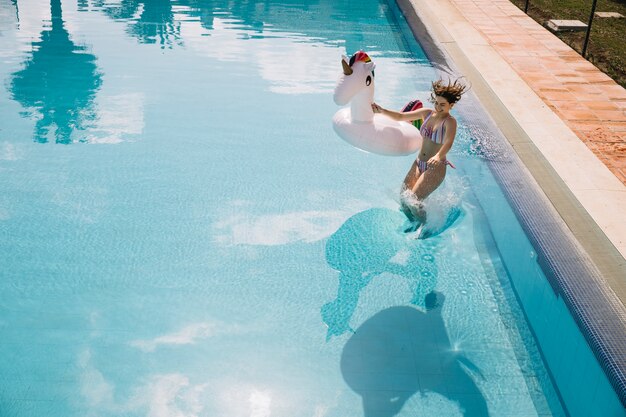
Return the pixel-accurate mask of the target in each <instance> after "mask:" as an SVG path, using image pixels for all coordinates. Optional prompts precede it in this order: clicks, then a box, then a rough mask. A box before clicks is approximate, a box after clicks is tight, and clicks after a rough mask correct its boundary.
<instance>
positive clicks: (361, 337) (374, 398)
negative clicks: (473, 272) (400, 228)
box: [341, 292, 489, 417]
mask: <svg viewBox="0 0 626 417" xmlns="http://www.w3.org/2000/svg"><path fill="white" fill-rule="evenodd" d="M444 299H445V297H444V296H443V294H441V293H436V292H432V293H429V294H428V295H427V296H426V298H425V304H426V309H425V312H422V311H420V310H418V309H416V308H414V307H411V306H402V307H392V308H388V309H385V310H383V311H380V312H379V313H377V314H375V315H374V316H373V317H371V318H370V319H368V320H367V321H366V322H365V323H363V324H362V325H361V326H360V327H359V328H358V329H357V330H356V332H355V334H354V335H353V336H352V337H351V338H350V339H349V340H348V342H347V343H346V345H345V347H344V349H343V353H342V355H341V372H342V375H343V378H344V379H345V381H346V383H347V384H348V385H349V386H350V388H352V390H354V391H355V392H356V393H358V394H359V395H361V397H362V399H363V410H364V416H365V417H369V416H374V415H375V416H377V417H378V416H380V417H392V416H395V415H396V414H398V413H399V412H400V410H401V409H402V407H403V406H404V404H405V402H406V401H407V400H408V399H409V398H410V397H411V396H413V395H414V394H416V393H417V392H420V393H421V394H422V395H424V394H425V393H427V392H432V393H437V394H439V395H441V396H444V397H447V398H448V399H449V400H451V401H454V402H456V403H457V404H458V405H459V407H460V409H461V410H462V413H463V415H464V416H466V417H486V416H489V412H488V409H487V403H486V401H485V398H484V396H483V395H482V393H481V392H480V390H479V388H478V386H477V385H476V383H475V382H474V380H475V379H476V378H483V376H482V374H481V373H480V370H478V369H477V368H476V366H474V365H473V364H472V363H471V362H470V361H469V360H467V359H466V358H464V357H463V356H462V355H461V354H459V353H458V352H455V350H454V349H453V348H452V346H451V344H450V340H449V338H448V334H447V331H446V327H445V324H444V321H443V318H442V316H441V309H442V306H443V303H444ZM439 411H440V410H432V412H428V411H426V410H425V413H424V414H420V415H433V416H434V415H441V414H438V413H439ZM416 415H417V414H416Z"/></svg>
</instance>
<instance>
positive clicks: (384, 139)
mask: <svg viewBox="0 0 626 417" xmlns="http://www.w3.org/2000/svg"><path fill="white" fill-rule="evenodd" d="M341 66H342V68H343V74H342V75H341V77H340V78H339V81H338V82H337V86H336V87H335V91H334V94H333V99H334V101H335V103H336V104H338V105H340V106H344V105H347V104H348V103H350V107H346V108H343V109H341V110H339V111H338V112H337V113H335V116H334V117H333V128H334V129H335V132H336V133H337V135H339V137H340V138H342V139H343V140H345V141H346V142H348V143H349V144H351V145H352V146H355V147H357V148H359V149H361V150H364V151H367V152H372V153H376V154H379V155H389V156H401V155H409V154H412V153H414V152H416V151H417V150H418V149H419V148H420V147H421V145H422V137H421V136H420V134H419V131H418V130H417V129H416V128H415V127H414V126H413V125H411V124H410V123H407V122H399V121H396V120H393V119H392V118H390V117H388V116H385V115H383V114H374V112H373V111H372V102H373V101H374V84H375V83H374V68H375V67H376V65H375V64H374V62H372V60H371V58H370V57H369V55H367V54H366V53H365V52H363V51H358V52H357V53H355V54H354V55H352V57H350V58H348V57H347V56H343V57H342V59H341Z"/></svg>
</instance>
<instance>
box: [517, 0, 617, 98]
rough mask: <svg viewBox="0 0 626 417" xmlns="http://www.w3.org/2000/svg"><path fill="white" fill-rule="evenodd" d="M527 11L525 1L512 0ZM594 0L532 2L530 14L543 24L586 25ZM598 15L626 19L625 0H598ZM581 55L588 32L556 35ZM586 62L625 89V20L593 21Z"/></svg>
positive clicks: (543, 0) (600, 19)
mask: <svg viewBox="0 0 626 417" xmlns="http://www.w3.org/2000/svg"><path fill="white" fill-rule="evenodd" d="M512 2H513V4H515V5H516V6H517V7H519V8H520V9H522V10H524V5H525V3H526V1H525V0H512ZM592 2H593V1H592V0H529V2H528V4H529V6H528V15H529V16H531V17H532V18H533V19H535V20H536V21H537V22H539V23H541V24H542V25H543V24H545V22H546V21H547V20H550V19H567V20H574V19H575V20H580V21H581V22H583V23H585V24H587V23H588V21H589V15H590V14H591V5H592ZM596 12H617V13H621V14H622V15H624V16H626V0H619V1H618V0H598V2H597V4H596ZM556 35H557V36H558V37H559V38H561V39H562V40H563V41H564V42H565V43H567V44H568V45H569V46H571V47H572V48H573V49H575V50H576V51H577V52H578V53H580V52H581V51H582V48H583V43H584V40H585V31H581V32H559V33H557V34H556ZM587 59H588V60H589V61H591V62H592V63H593V64H594V65H595V66H597V67H598V68H599V69H600V70H602V71H604V72H605V73H606V74H607V75H608V76H609V77H611V78H613V79H614V80H615V81H616V82H617V83H618V84H620V85H621V86H622V87H625V88H626V18H619V19H618V18H608V17H597V16H595V17H594V18H593V24H592V25H591V34H590V36H589V44H588V45H587Z"/></svg>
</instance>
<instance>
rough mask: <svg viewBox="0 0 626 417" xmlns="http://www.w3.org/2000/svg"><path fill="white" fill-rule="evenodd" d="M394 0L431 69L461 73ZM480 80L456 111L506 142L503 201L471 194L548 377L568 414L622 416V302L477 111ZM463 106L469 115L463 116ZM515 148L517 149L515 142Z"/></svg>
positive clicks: (404, 1)
mask: <svg viewBox="0 0 626 417" xmlns="http://www.w3.org/2000/svg"><path fill="white" fill-rule="evenodd" d="M398 6H399V7H400V9H401V10H402V12H403V14H404V15H405V18H406V20H407V21H408V22H409V25H410V27H411V29H412V30H413V32H414V35H415V36H416V38H417V39H418V41H419V40H421V42H420V43H421V44H422V46H423V49H424V50H425V52H426V54H427V55H428V57H429V59H431V60H432V61H433V63H434V65H435V67H436V68H438V69H439V70H440V71H442V72H443V73H444V74H445V73H452V74H454V73H457V74H458V73H460V72H461V71H456V70H453V69H452V68H455V65H453V64H452V63H451V61H452V59H451V58H450V57H449V56H448V55H449V54H446V52H445V51H444V48H443V47H438V46H437V45H438V43H437V41H440V42H441V43H444V44H445V45H446V46H447V47H448V48H451V46H450V45H451V44H452V43H454V42H453V39H448V38H446V37H445V36H444V39H437V40H434V39H433V36H431V35H432V34H431V33H430V32H429V31H428V30H430V31H431V32H432V28H430V27H428V28H426V27H425V25H424V24H423V23H422V19H424V16H421V14H422V13H423V12H421V11H420V12H419V13H418V12H417V11H416V7H415V6H414V5H413V3H412V2H411V1H410V0H398ZM435 37H436V36H435ZM454 46H455V47H458V46H457V45H454ZM471 70H473V71H470V70H468V68H467V66H464V67H463V71H462V73H464V74H465V75H467V76H469V78H470V79H471V80H472V81H475V80H480V81H482V83H485V81H484V79H483V78H482V77H481V76H480V74H478V73H476V69H475V68H471ZM469 72H474V73H473V74H470V73H469ZM480 84H481V82H474V84H473V90H474V93H475V94H472V95H471V101H472V103H468V101H469V100H464V101H465V103H464V105H463V106H461V107H460V109H459V112H460V113H461V116H465V119H466V120H472V122H471V123H476V124H477V125H478V124H481V125H489V126H475V127H474V128H476V129H477V130H480V131H481V132H485V131H486V132H494V135H495V134H496V133H495V132H498V134H497V137H494V138H491V140H492V143H501V144H502V146H505V147H506V149H505V154H507V155H509V157H508V158H493V159H490V158H486V160H487V165H488V166H489V169H490V170H491V171H492V173H493V175H494V176H495V177H496V179H497V180H498V182H499V183H500V187H501V189H502V191H503V192H504V193H505V195H506V198H507V199H508V203H507V202H505V201H494V200H491V199H490V200H486V198H487V197H485V196H487V195H494V194H495V195H497V193H488V194H487V193H481V192H480V191H478V190H477V192H476V195H477V196H478V199H479V201H480V204H481V206H482V207H483V209H484V210H485V212H486V214H487V218H488V219H491V221H490V227H491V230H492V233H493V236H494V240H495V242H496V244H497V247H498V250H499V252H500V255H501V257H502V259H503V261H504V264H505V266H506V268H507V271H508V272H509V275H510V277H511V280H512V283H513V286H514V288H515V291H516V294H517V296H518V298H519V301H520V304H521V305H522V307H523V309H524V312H525V314H526V317H527V320H528V322H529V324H530V326H531V328H532V330H533V332H534V334H535V336H536V338H537V342H538V344H539V346H540V348H541V350H542V354H543V356H544V359H545V361H546V364H547V366H548V368H549V370H550V373H551V376H552V378H553V380H554V382H555V385H556V386H557V388H558V390H559V393H560V395H561V398H562V400H563V402H564V404H565V406H566V408H567V409H568V412H569V414H570V415H572V416H624V415H626V410H625V409H624V404H626V389H625V387H626V384H625V381H626V378H625V374H624V369H625V366H624V365H625V364H624V358H626V352H625V349H626V340H625V339H626V333H625V332H624V324H625V323H626V313H625V312H624V306H623V305H622V304H621V303H620V301H619V299H617V297H616V296H615V294H614V293H613V292H612V291H611V289H610V288H608V286H607V285H606V283H605V282H604V280H603V277H602V275H601V274H600V272H599V270H598V268H597V267H596V266H595V265H594V264H593V262H592V261H591V259H590V258H589V256H588V255H587V254H586V253H585V251H584V250H583V249H582V248H581V246H580V245H579V244H578V242H577V241H576V239H575V238H574V236H573V235H572V233H571V231H570V230H569V229H568V228H567V225H566V224H565V223H564V222H563V220H562V219H561V217H560V216H559V214H558V213H557V211H556V210H555V208H554V207H553V205H552V204H551V202H550V201H549V200H548V198H547V197H546V195H545V194H544V192H543V191H542V189H541V188H540V187H539V185H538V184H537V182H536V181H535V180H534V178H533V177H532V176H531V175H530V173H529V172H528V170H527V168H526V167H525V166H524V165H523V164H522V162H521V160H520V158H518V157H517V155H515V151H514V148H513V146H511V144H510V143H509V142H510V141H511V139H510V138H507V137H505V136H504V135H503V134H501V133H499V132H500V131H501V130H500V129H499V128H498V127H496V123H495V122H494V121H493V120H492V119H491V117H490V116H487V114H482V115H481V114H479V115H477V114H476V112H477V111H478V112H479V113H483V112H482V109H483V105H481V104H479V103H478V102H477V101H475V100H476V99H475V98H474V97H475V96H478V98H479V99H480V102H481V103H483V97H481V94H480V93H481V90H482V91H485V89H486V90H488V91H490V90H489V86H485V85H480ZM490 92H491V91H490ZM491 94H493V92H491ZM483 95H484V94H483ZM498 104H500V106H502V104H501V103H498ZM469 109H471V114H465V115H464V114H463V113H467V112H468V110H469ZM498 125H499V124H498ZM518 127H519V126H518ZM470 129H471V127H470ZM515 150H516V151H517V152H518V153H519V149H518V148H517V147H516V148H515ZM547 174H548V175H555V173H554V172H547ZM509 205H510V207H512V208H513V210H511V209H510V208H509ZM493 219H495V221H494V220H493ZM518 222H519V223H521V226H519V225H518ZM520 227H521V228H522V229H523V231H524V232H525V234H526V236H528V239H527V238H525V237H521V238H517V239H512V236H523V234H517V235H516V234H515V232H519V230H516V231H514V230H512V229H514V228H520ZM520 248H524V249H523V250H522V251H520Z"/></svg>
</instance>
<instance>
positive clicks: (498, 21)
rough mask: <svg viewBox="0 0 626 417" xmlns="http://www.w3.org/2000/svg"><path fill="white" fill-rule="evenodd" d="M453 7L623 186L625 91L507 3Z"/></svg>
mask: <svg viewBox="0 0 626 417" xmlns="http://www.w3.org/2000/svg"><path fill="white" fill-rule="evenodd" d="M452 3H453V4H454V5H456V6H457V8H458V10H459V11H460V12H461V14H462V15H463V16H464V17H465V18H466V19H467V20H468V22H470V23H471V24H472V25H473V26H474V27H475V28H476V29H478V30H479V31H480V33H481V34H482V35H483V36H484V37H485V38H486V39H487V40H488V41H489V42H490V43H491V45H492V46H493V47H494V48H495V50H496V51H497V52H498V53H499V54H500V56H501V57H502V58H504V59H505V60H506V61H507V62H508V63H509V65H511V67H512V68H513V69H514V70H515V71H516V72H517V73H518V74H519V76H520V77H521V78H522V79H523V80H524V81H526V83H527V84H528V85H529V86H530V87H531V88H532V89H533V91H535V93H537V95H538V96H539V97H541V99H542V100H543V101H544V102H545V103H546V104H547V105H548V106H549V107H550V108H551V109H552V110H553V111H554V112H555V113H556V114H557V115H558V116H559V117H560V118H561V119H562V120H563V121H564V122H565V123H566V124H567V126H568V127H569V128H570V129H572V131H573V132H574V133H576V135H577V136H578V137H579V138H580V139H581V140H582V141H583V142H584V143H585V144H586V145H587V147H588V148H589V149H591V151H593V153H594V154H595V155H596V156H597V157H598V158H599V159H600V160H601V161H602V162H603V163H604V164H605V165H606V166H607V167H608V168H609V170H610V171H611V172H612V173H613V174H615V176H616V177H617V178H618V179H619V180H620V181H621V182H622V183H623V184H626V90H625V89H624V88H622V87H621V86H620V85H619V84H617V83H616V82H615V81H613V80H612V79H611V78H610V77H609V76H607V75H606V74H604V73H602V72H601V71H600V70H598V68H596V67H595V66H594V65H593V64H591V63H590V62H589V61H587V60H585V59H584V58H582V57H581V56H580V55H579V54H578V53H577V52H576V51H574V50H573V49H571V48H570V47H569V46H568V45H566V44H565V43H563V42H562V41H561V40H560V39H558V38H557V37H556V36H554V35H552V34H551V33H549V32H548V31H547V30H546V29H545V28H543V27H542V26H541V25H539V24H538V23H537V22H535V21H534V20H533V19H531V18H529V17H528V16H526V14H525V13H524V12H523V11H521V10H520V9H518V8H517V7H516V6H515V5H514V4H512V3H511V2H509V1H502V0H496V1H482V0H476V1H474V0H452Z"/></svg>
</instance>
